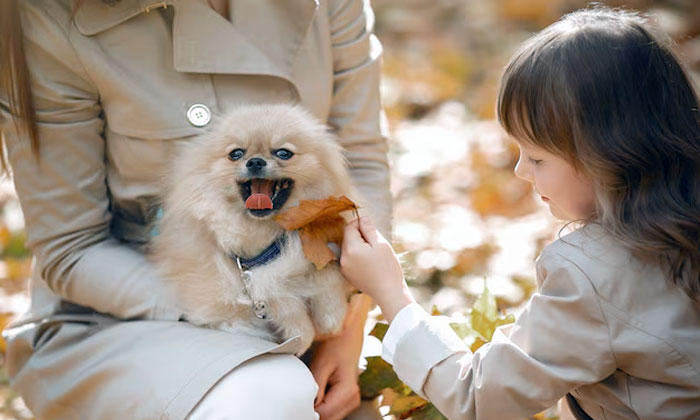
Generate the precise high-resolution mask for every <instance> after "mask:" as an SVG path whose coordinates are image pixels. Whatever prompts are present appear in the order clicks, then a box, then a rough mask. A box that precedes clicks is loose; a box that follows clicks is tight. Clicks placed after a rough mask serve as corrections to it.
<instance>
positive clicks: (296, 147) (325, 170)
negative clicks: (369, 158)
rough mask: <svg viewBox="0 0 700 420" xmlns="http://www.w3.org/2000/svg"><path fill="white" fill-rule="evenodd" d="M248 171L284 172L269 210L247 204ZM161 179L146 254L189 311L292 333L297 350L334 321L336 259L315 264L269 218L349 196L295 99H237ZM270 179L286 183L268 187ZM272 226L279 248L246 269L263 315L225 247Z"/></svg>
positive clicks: (336, 326)
mask: <svg viewBox="0 0 700 420" xmlns="http://www.w3.org/2000/svg"><path fill="white" fill-rule="evenodd" d="M237 150H238V151H237ZM279 150H288V151H290V152H292V153H293V155H292V156H291V158H287V157H288V154H286V153H285V152H279ZM241 151H243V154H242V155H241ZM284 158H287V159H284ZM251 159H262V160H263V161H264V163H265V164H264V165H263V164H262V162H261V161H260V160H256V161H254V162H256V163H253V164H251ZM256 171H257V172H256ZM255 178H257V179H267V180H278V181H279V180H287V185H291V187H290V188H287V189H283V188H280V189H279V192H278V193H277V194H276V195H275V196H274V197H275V198H274V199H273V200H272V201H273V203H274V208H273V209H272V210H252V209H247V208H246V205H245V199H246V198H247V197H246V196H247V195H249V194H250V191H251V190H250V183H249V182H248V181H250V180H251V179H255ZM167 179H168V182H167V183H168V186H167V187H166V195H165V197H164V200H163V218H162V219H161V221H160V224H159V227H158V230H159V235H158V236H156V237H155V238H154V239H153V243H152V255H153V258H154V259H155V261H156V262H157V263H158V265H159V266H160V267H161V269H162V272H163V274H164V276H165V277H166V279H167V280H168V281H169V283H170V284H172V285H173V286H174V290H175V293H176V295H177V297H178V299H179V302H180V304H181V305H182V306H183V308H184V310H185V314H186V317H187V320H188V321H190V322H192V323H194V324H197V325H203V326H209V327H213V328H220V329H229V330H236V331H239V332H245V333H249V334H255V335H257V336H261V337H264V338H266V339H273V340H277V341H279V340H286V339H288V338H290V337H293V336H299V337H301V340H300V344H299V347H298V352H297V353H298V354H301V353H303V352H304V351H305V350H306V349H308V347H309V346H310V344H311V342H312V340H313V339H314V336H315V334H316V333H317V332H318V333H319V334H334V333H337V332H338V331H339V330H340V328H341V327H342V323H343V319H344V317H345V313H346V310H347V294H348V292H349V286H348V285H347V283H346V282H345V281H344V279H343V278H342V276H341V275H340V273H339V270H338V265H337V263H334V262H332V263H331V264H329V265H328V266H326V267H325V268H323V269H322V270H317V269H316V268H315V267H314V265H313V264H312V263H311V262H310V261H308V260H307V259H306V258H305V257H304V254H303V252H302V248H301V242H300V239H299V236H298V235H297V233H296V232H286V233H285V231H284V230H283V229H282V227H281V226H280V225H279V224H278V223H277V222H275V221H274V220H272V217H273V216H274V215H275V214H277V213H278V212H279V211H281V210H284V209H286V208H288V207H291V206H296V205H298V204H299V201H300V200H315V199H323V198H327V197H329V196H340V195H348V196H350V197H351V198H353V199H356V196H355V194H354V192H353V191H352V188H351V185H350V178H349V175H348V171H347V165H346V163H345V159H344V158H343V153H342V149H341V147H340V146H339V144H338V143H337V141H336V140H335V138H334V137H333V135H332V134H330V133H329V132H328V131H327V129H326V127H325V126H324V125H322V124H321V123H319V122H318V121H317V120H316V119H315V118H313V117H312V116H311V114H310V113H308V112H307V111H305V110H304V109H302V108H301V107H299V106H293V105H283V104H276V105H245V106H240V107H238V108H236V109H235V110H234V111H232V112H230V113H228V114H227V115H224V116H223V117H222V118H221V122H220V124H218V125H217V126H216V127H215V128H213V129H212V130H211V131H210V132H208V133H206V134H204V135H202V136H201V137H199V138H197V139H195V140H193V141H191V142H189V143H187V144H183V145H182V148H181V149H180V150H178V152H177V155H176V156H175V158H174V159H173V165H172V167H171V171H170V173H169V175H168V176H167ZM290 180H291V181H292V182H289V181H290ZM278 185H284V184H283V183H282V182H279V183H277V184H275V187H274V188H273V191H277V186H278ZM283 195H287V199H286V201H284V200H283ZM353 196H355V197H353ZM281 201H284V202H283V203H280V202H281ZM280 235H287V238H286V244H285V245H284V247H283V248H282V253H281V255H280V256H279V257H277V258H276V259H274V260H273V261H272V262H270V263H268V264H265V265H262V266H258V267H255V268H253V269H252V270H251V271H252V282H251V285H250V293H251V295H252V296H253V299H256V300H265V301H267V303H268V304H269V308H268V311H269V313H270V319H268V320H261V319H258V318H256V317H255V316H254V314H253V310H252V306H251V299H250V298H249V296H248V295H247V294H246V293H245V292H244V289H243V282H242V279H241V272H240V270H239V269H238V266H237V264H236V262H235V259H232V257H231V256H232V255H237V256H240V257H243V258H252V257H254V256H256V255H258V254H259V253H261V252H262V251H263V250H265V249H266V248H267V247H268V246H269V245H270V244H271V243H272V242H273V241H274V240H275V238H277V237H279V236H280Z"/></svg>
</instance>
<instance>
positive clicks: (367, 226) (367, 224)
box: [360, 216, 377, 246]
mask: <svg viewBox="0 0 700 420" xmlns="http://www.w3.org/2000/svg"><path fill="white" fill-rule="evenodd" d="M360 233H361V234H362V237H363V238H364V239H365V241H367V243H369V244H370V245H371V246H374V245H375V244H376V243H377V228H375V227H374V222H372V219H371V218H369V217H366V216H365V217H361V218H360Z"/></svg>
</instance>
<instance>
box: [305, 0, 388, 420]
mask: <svg viewBox="0 0 700 420" xmlns="http://www.w3.org/2000/svg"><path fill="white" fill-rule="evenodd" d="M328 19H329V23H330V25H329V26H330V31H331V34H330V35H331V43H332V49H333V50H332V54H333V98H332V101H331V109H330V113H329V116H328V121H327V122H328V124H329V125H330V126H331V127H333V128H334V129H335V131H336V134H337V136H338V140H339V142H340V144H341V145H342V146H343V148H344V149H345V156H346V158H347V159H348V163H349V168H350V175H351V177H352V179H353V184H354V185H355V187H357V189H358V190H359V191H360V193H361V195H362V197H363V199H364V200H365V205H366V206H369V207H370V208H369V209H368V210H369V212H370V213H371V214H372V215H374V217H376V218H377V220H379V223H380V226H381V229H382V231H383V232H384V233H385V234H387V235H389V233H390V229H391V227H390V226H391V212H392V211H391V193H390V190H389V166H388V163H387V147H386V136H385V134H384V132H383V131H382V127H381V124H380V119H381V115H382V112H381V104H380V100H379V74H380V58H381V46H380V45H379V41H377V39H376V38H375V36H374V35H373V34H372V27H373V24H374V15H373V14H372V10H371V9H370V7H369V2H365V1H363V0H330V1H329V2H328ZM369 306H370V302H369V300H368V299H366V298H365V297H364V296H362V297H356V298H355V299H354V304H353V305H351V309H350V313H349V315H348V317H347V319H346V323H345V325H344V327H343V331H342V332H341V334H340V336H338V337H334V338H331V339H329V340H326V341H324V342H321V343H320V344H319V346H318V349H317V351H316V353H315V354H314V358H313V360H312V363H311V371H312V373H313V374H314V377H315V378H316V381H317V382H318V384H319V395H318V398H317V401H316V404H317V406H316V409H317V411H318V412H319V413H320V414H321V419H322V420H334V419H341V418H343V417H344V416H345V415H346V414H348V413H350V412H351V411H352V410H354V409H355V408H356V407H357V406H358V405H359V404H360V393H359V388H358V386H357V366H358V362H359V357H360V351H361V350H362V341H363V336H364V333H363V331H364V324H365V320H366V319H367V311H368V309H369ZM326 386H328V389H327V390H326Z"/></svg>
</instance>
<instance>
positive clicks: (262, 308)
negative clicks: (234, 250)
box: [231, 235, 286, 319]
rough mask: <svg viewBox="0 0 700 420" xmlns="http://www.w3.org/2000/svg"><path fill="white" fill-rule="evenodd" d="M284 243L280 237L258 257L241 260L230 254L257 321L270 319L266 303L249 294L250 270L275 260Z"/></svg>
mask: <svg viewBox="0 0 700 420" xmlns="http://www.w3.org/2000/svg"><path fill="white" fill-rule="evenodd" d="M285 242H286V236H285V235H280V236H278V237H277V239H275V241H274V242H272V244H271V245H270V246H268V247H267V248H265V250H264V251H263V252H261V253H260V254H259V255H258V256H256V257H253V258H241V257H240V256H238V255H235V254H231V259H232V260H234V261H235V262H236V265H237V266H238V270H239V271H240V272H241V280H243V291H244V292H245V294H246V295H248V298H249V299H250V300H251V302H252V303H253V314H255V316H256V317H258V318H259V319H270V314H269V311H268V307H269V305H268V303H267V301H265V300H258V299H255V298H254V297H253V295H252V293H251V292H250V290H251V282H252V280H253V274H252V273H251V271H250V269H251V268H254V267H257V266H260V265H264V264H267V263H269V262H270V261H272V260H274V259H275V258H277V257H278V256H279V255H280V254H281V253H282V247H283V246H284V243H285Z"/></svg>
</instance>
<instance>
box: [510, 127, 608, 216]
mask: <svg viewBox="0 0 700 420" xmlns="http://www.w3.org/2000/svg"><path fill="white" fill-rule="evenodd" d="M516 143H517V144H518V148H519V149H520V158H519V159H518V164H517V165H515V175H516V176H517V177H518V178H521V179H524V180H525V181H528V182H530V183H532V186H533V187H534V188H535V192H536V193H537V194H538V195H539V196H540V197H541V198H542V201H544V202H545V203H547V205H549V211H550V212H551V213H552V215H553V216H554V217H556V218H557V219H559V220H566V221H570V220H579V219H588V218H590V217H591V216H593V215H594V214H595V193H594V189H593V181H592V180H591V179H590V177H588V176H587V175H585V174H583V173H581V172H580V171H577V170H576V169H575V168H574V167H573V166H572V165H571V164H569V163H568V162H567V161H566V160H564V158H562V157H560V156H557V155H554V154H552V153H550V152H548V151H547V150H545V149H543V148H541V147H538V146H535V145H533V144H530V143H524V142H519V141H516Z"/></svg>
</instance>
